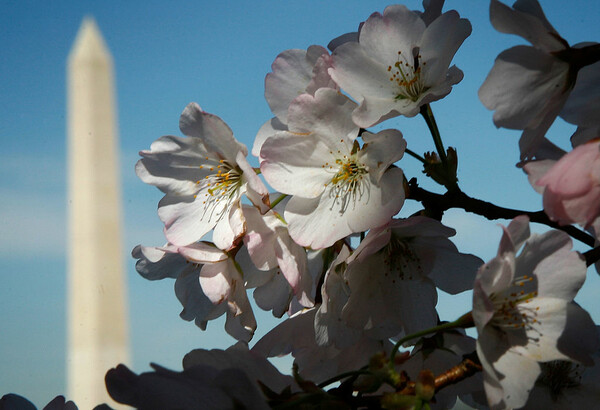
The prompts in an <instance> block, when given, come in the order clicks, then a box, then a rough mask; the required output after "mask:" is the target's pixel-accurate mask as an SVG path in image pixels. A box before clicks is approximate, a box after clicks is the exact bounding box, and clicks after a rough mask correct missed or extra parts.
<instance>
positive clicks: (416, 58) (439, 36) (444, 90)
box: [329, 5, 471, 128]
mask: <svg viewBox="0 0 600 410" xmlns="http://www.w3.org/2000/svg"><path fill="white" fill-rule="evenodd" d="M427 16H429V15H427ZM470 33H471V24H470V23H469V22H468V20H466V19H461V18H460V16H459V15H458V13H457V12H456V11H454V10H452V11H448V12H446V13H444V14H442V15H441V16H439V17H437V18H435V19H434V20H433V21H432V22H431V23H430V24H429V25H427V24H426V22H425V21H424V20H423V19H422V18H421V16H420V15H419V14H417V13H415V12H413V11H410V10H408V9H407V8H406V7H405V6H402V5H394V6H388V7H386V9H385V10H384V12H383V15H382V14H380V13H374V14H372V15H371V16H370V17H369V18H368V19H367V21H366V22H365V23H364V24H363V25H362V26H361V28H360V31H359V39H358V42H346V43H344V44H342V45H340V46H338V47H337V48H336V49H335V51H334V52H333V55H332V58H333V67H332V68H331V69H330V70H329V73H330V74H331V77H332V78H333V80H334V81H335V82H336V83H337V84H338V85H339V86H340V87H342V88H343V89H344V90H345V91H346V92H347V93H348V94H350V96H352V97H353V98H354V99H356V100H357V101H358V102H359V103H360V106H359V107H357V109H356V110H355V111H354V114H353V118H354V121H355V122H356V123H357V124H358V125H360V126H361V127H364V128H366V127H370V126H372V125H374V124H376V123H379V122H381V121H383V120H385V119H386V118H390V117H394V116H397V115H405V116H408V117H412V116H414V115H416V114H417V113H418V112H419V108H420V107H421V106H422V105H424V104H428V103H430V102H432V101H436V100H439V99H441V98H443V97H445V96H446V95H447V94H449V93H450V91H451V89H452V85H454V84H456V83H458V82H459V81H461V80H462V78H463V73H462V71H461V70H459V69H458V68H457V67H456V66H452V67H450V68H448V67H449V65H450V62H451V61H452V58H453V57H454V54H455V53H456V51H457V50H458V48H459V47H460V45H461V44H462V43H463V41H464V40H465V39H466V38H467V37H468V36H469V34H470Z"/></svg>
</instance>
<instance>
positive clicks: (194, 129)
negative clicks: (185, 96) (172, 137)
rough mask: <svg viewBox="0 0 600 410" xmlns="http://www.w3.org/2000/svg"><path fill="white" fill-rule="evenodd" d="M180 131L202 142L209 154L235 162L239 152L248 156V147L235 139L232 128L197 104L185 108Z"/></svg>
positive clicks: (180, 120)
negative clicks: (218, 155)
mask: <svg viewBox="0 0 600 410" xmlns="http://www.w3.org/2000/svg"><path fill="white" fill-rule="evenodd" d="M179 129H181V132H183V133H184V134H185V135H187V136H188V137H197V138H200V139H201V140H202V143H203V144H204V146H205V147H206V149H207V151H208V152H214V153H217V154H220V155H221V156H222V158H221V159H227V160H229V161H231V162H234V160H235V157H236V155H237V153H238V151H242V152H243V153H244V156H246V155H248V149H247V148H246V146H245V145H244V144H242V143H240V142H238V141H237V140H236V139H235V138H234V137H233V132H232V131H231V128H229V126H227V124H225V122H224V121H223V120H222V119H221V118H219V117H217V116H216V115H213V114H209V113H207V112H204V111H202V109H201V108H200V106H199V105H198V104H196V103H190V104H188V105H187V107H185V109H184V110H183V112H182V113H181V117H180V118H179Z"/></svg>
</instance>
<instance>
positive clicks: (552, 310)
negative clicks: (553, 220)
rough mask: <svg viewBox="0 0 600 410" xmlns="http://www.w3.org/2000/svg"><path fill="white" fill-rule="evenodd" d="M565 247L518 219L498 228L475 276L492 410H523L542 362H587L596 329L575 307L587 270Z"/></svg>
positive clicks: (476, 314)
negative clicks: (494, 248) (495, 243)
mask: <svg viewBox="0 0 600 410" xmlns="http://www.w3.org/2000/svg"><path fill="white" fill-rule="evenodd" d="M571 246H572V243H571V239H570V238H569V237H568V235H566V234H565V233H564V232H561V231H549V232H546V233H544V234H542V235H537V234H533V235H531V236H530V232H529V220H528V218H527V217H524V216H521V217H518V218H515V219H514V220H513V221H512V222H511V223H510V224H509V225H508V227H507V228H505V229H504V234H503V236H502V240H501V242H500V247H499V250H498V255H497V256H496V257H495V258H494V259H492V260H491V261H489V262H487V263H486V264H485V265H484V266H482V267H481V268H480V269H479V272H478V273H477V277H476V280H475V285H474V293H473V319H474V321H475V325H476V327H477V332H478V334H479V336H478V339H477V354H478V356H479V359H480V360H481V364H482V366H483V370H484V387H485V391H486V394H487V397H488V402H489V404H490V407H491V408H492V409H499V408H507V407H508V408H518V407H521V406H523V405H524V404H525V403H526V402H527V398H528V396H529V392H530V391H531V389H532V388H533V385H534V383H535V381H536V379H537V378H538V376H539V374H540V372H541V368H540V362H547V361H552V360H568V361H575V362H579V363H583V364H585V365H591V364H592V363H593V361H592V359H591V357H590V354H591V353H592V352H594V351H595V350H596V349H597V348H598V338H597V335H596V330H595V326H594V323H593V321H592V320H591V318H590V316H589V315H588V313H587V312H586V311H585V310H583V309H582V308H581V307H579V305H577V304H576V303H574V302H573V298H574V296H575V295H576V293H577V291H578V290H579V288H580V287H581V286H582V285H583V282H584V280H585V274H586V265H585V261H584V260H583V258H582V257H581V256H580V255H579V254H578V253H577V252H573V251H571V250H570V249H571ZM521 247H523V249H522V250H521V252H520V254H519V255H517V251H518V250H519V249H520V248H521Z"/></svg>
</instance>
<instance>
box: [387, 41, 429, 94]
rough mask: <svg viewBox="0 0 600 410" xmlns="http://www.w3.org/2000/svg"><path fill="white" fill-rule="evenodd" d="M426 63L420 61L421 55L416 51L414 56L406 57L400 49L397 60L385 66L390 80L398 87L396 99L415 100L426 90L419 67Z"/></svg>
mask: <svg viewBox="0 0 600 410" xmlns="http://www.w3.org/2000/svg"><path fill="white" fill-rule="evenodd" d="M417 51H418V50H417ZM426 64H427V62H423V63H421V55H420V54H418V53H416V54H415V56H414V57H413V56H410V57H407V56H405V55H404V54H402V51H398V61H396V63H395V64H394V65H390V66H388V68H387V70H388V72H389V73H390V81H391V82H392V83H394V84H395V85H396V87H397V89H398V91H397V92H398V94H397V95H396V100H411V101H417V100H418V99H419V97H420V96H421V94H423V92H424V91H426V90H427V87H426V86H425V84H424V83H423V81H422V78H421V68H422V67H423V66H425V65H426Z"/></svg>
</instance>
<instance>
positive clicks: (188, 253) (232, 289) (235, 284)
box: [132, 242, 256, 341]
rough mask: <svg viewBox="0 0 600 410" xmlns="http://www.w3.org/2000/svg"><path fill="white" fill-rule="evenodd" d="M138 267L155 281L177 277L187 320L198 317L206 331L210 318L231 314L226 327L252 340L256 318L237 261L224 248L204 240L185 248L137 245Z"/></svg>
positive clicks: (198, 322) (176, 283) (196, 321)
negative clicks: (216, 246)
mask: <svg viewBox="0 0 600 410" xmlns="http://www.w3.org/2000/svg"><path fill="white" fill-rule="evenodd" d="M132 255H133V257H134V258H136V259H138V262H137V263H136V270H137V271H138V272H139V273H140V274H141V275H142V276H144V277H145V278H147V279H151V280H157V279H163V278H167V277H169V278H175V279H176V281H175V294H176V296H177V298H178V299H179V301H180V302H181V304H182V305H183V311H182V312H181V314H180V316H181V318H182V319H184V320H188V321H192V320H194V321H195V323H196V325H197V326H199V327H200V328H201V329H202V330H205V329H206V325H207V323H208V321H209V320H213V319H216V318H218V317H220V316H221V315H223V314H226V315H227V318H226V322H225V330H226V331H227V333H229V334H230V335H231V336H233V337H235V338H236V339H238V340H243V341H249V340H250V339H251V338H252V336H253V334H254V330H255V329H256V319H255V318H254V313H253V312H252V307H251V306H250V302H249V300H248V296H247V294H246V289H245V287H244V281H243V279H242V276H241V275H240V272H239V271H238V269H237V267H236V265H235V262H234V261H233V260H232V259H231V258H230V257H229V256H228V255H227V254H226V253H225V252H223V251H221V250H219V249H217V248H215V247H214V246H211V245H208V244H205V243H203V242H199V243H195V244H192V245H189V246H185V247H176V246H174V245H167V246H165V247H146V246H139V245H138V246H136V247H135V248H134V250H133V252H132Z"/></svg>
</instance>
